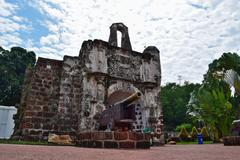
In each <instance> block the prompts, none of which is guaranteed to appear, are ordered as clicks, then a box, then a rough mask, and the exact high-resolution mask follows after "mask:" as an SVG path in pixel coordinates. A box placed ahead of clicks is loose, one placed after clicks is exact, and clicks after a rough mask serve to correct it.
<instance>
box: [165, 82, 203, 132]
mask: <svg viewBox="0 0 240 160" xmlns="http://www.w3.org/2000/svg"><path fill="white" fill-rule="evenodd" d="M199 86H200V85H199V84H193V83H188V82H185V83H184V84H183V85H178V84H176V83H167V84H166V85H165V86H163V87H161V102H162V105H163V115H164V116H163V120H164V127H165V130H168V131H174V130H175V128H176V126H178V125H181V124H183V123H191V122H192V121H191V120H190V119H189V117H190V116H189V115H188V114H186V111H187V107H186V106H187V104H188V101H189V98H190V93H191V92H192V91H193V90H195V89H197V88H198V87H199Z"/></svg>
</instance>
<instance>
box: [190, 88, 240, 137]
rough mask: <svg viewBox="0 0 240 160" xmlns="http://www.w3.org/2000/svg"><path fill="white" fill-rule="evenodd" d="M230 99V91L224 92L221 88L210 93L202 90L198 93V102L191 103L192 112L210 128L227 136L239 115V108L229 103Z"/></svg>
mask: <svg viewBox="0 0 240 160" xmlns="http://www.w3.org/2000/svg"><path fill="white" fill-rule="evenodd" d="M230 97H231V93H230V90H226V91H224V90H223V88H222V87H221V86H219V88H216V89H212V90H210V91H208V90H206V89H204V88H201V89H200V90H199V91H198V93H197V97H196V99H197V101H192V102H190V103H189V106H190V110H191V111H192V113H195V116H196V118H198V119H201V120H202V121H204V122H205V124H207V125H208V127H210V128H217V130H218V131H219V133H220V135H222V136H226V135H229V134H230V131H231V123H232V121H233V120H234V119H235V117H236V113H237V108H234V107H233V106H232V104H231V103H230V102H229V100H230Z"/></svg>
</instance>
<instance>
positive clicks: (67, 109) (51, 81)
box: [12, 23, 163, 140]
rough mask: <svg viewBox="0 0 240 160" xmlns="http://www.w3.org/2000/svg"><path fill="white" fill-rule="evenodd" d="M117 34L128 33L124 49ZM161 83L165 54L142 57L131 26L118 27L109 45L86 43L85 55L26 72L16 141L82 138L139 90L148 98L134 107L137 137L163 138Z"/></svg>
mask: <svg viewBox="0 0 240 160" xmlns="http://www.w3.org/2000/svg"><path fill="white" fill-rule="evenodd" d="M117 31H120V32H121V34H122V36H121V47H118V46H117V44H118V43H117ZM160 85H161V66H160V56H159V50H158V49H157V48H156V47H154V46H149V47H146V48H145V50H144V51H143V52H142V53H140V52H136V51H133V50H132V47H131V43H130V38H129V35H128V28H127V27H126V26H125V25H124V24H122V23H114V24H112V25H111V27H110V37H109V41H108V42H105V41H102V40H96V39H95V40H88V41H84V42H83V44H82V47H81V50H80V52H79V56H77V57H72V56H64V58H63V60H62V61H60V60H53V59H47V58H41V57H39V58H38V61H37V63H36V66H35V68H34V69H28V70H27V71H26V74H25V80H24V84H23V90H22V97H21V103H20V105H19V109H18V110H19V113H18V114H19V115H20V117H19V119H18V120H16V121H15V123H16V126H15V132H14V135H13V136H12V138H13V139H22V140H47V138H48V135H49V133H56V134H69V135H71V136H73V137H75V138H76V137H79V136H78V135H79V133H81V134H82V133H87V132H94V131H96V129H95V125H96V120H95V119H94V116H95V115H96V114H100V113H102V111H103V110H105V109H106V108H107V106H110V105H112V104H114V103H116V102H118V101H120V100H122V99H124V98H126V97H128V96H129V95H131V94H133V93H135V92H140V93H141V95H142V96H141V98H140V99H138V100H137V101H134V102H133V104H132V105H135V106H136V107H135V110H136V112H135V116H136V119H135V121H134V123H133V126H132V127H133V128H132V131H131V134H132V132H134V134H135V133H136V134H137V133H139V134H141V132H143V130H144V129H147V128H149V129H151V130H152V131H153V132H154V134H156V135H158V136H157V137H158V138H159V136H162V135H163V134H162V129H163V121H162V118H163V116H162V107H161V103H160ZM101 133H103V132H102V131H101V132H98V133H96V134H97V135H99V134H101ZM92 134H93V133H92ZM114 134H118V133H114ZM128 134H130V133H128ZM100 136H101V135H100ZM105 136H106V135H105ZM116 137H118V136H116V135H115V138H116ZM128 137H129V138H130V137H131V135H128ZM138 137H139V136H138ZM140 137H141V136H140ZM84 138H85V139H86V136H85V137H84ZM120 139H121V135H120Z"/></svg>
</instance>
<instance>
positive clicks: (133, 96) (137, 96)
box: [120, 91, 142, 105]
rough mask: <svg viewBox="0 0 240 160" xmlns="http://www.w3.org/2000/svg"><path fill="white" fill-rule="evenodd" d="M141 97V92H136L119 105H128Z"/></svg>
mask: <svg viewBox="0 0 240 160" xmlns="http://www.w3.org/2000/svg"><path fill="white" fill-rule="evenodd" d="M141 95H142V94H141V92H139V91H137V92H135V93H133V94H132V95H130V96H129V97H127V98H126V99H124V100H122V101H121V102H120V103H121V104H123V105H129V104H130V103H132V102H133V101H136V100H137V99H139V98H140V97H141Z"/></svg>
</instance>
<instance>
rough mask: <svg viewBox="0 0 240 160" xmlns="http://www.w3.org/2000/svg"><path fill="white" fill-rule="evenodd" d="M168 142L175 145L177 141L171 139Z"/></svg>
mask: <svg viewBox="0 0 240 160" xmlns="http://www.w3.org/2000/svg"><path fill="white" fill-rule="evenodd" d="M168 144H171V145H175V144H176V142H175V141H169V142H168Z"/></svg>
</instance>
